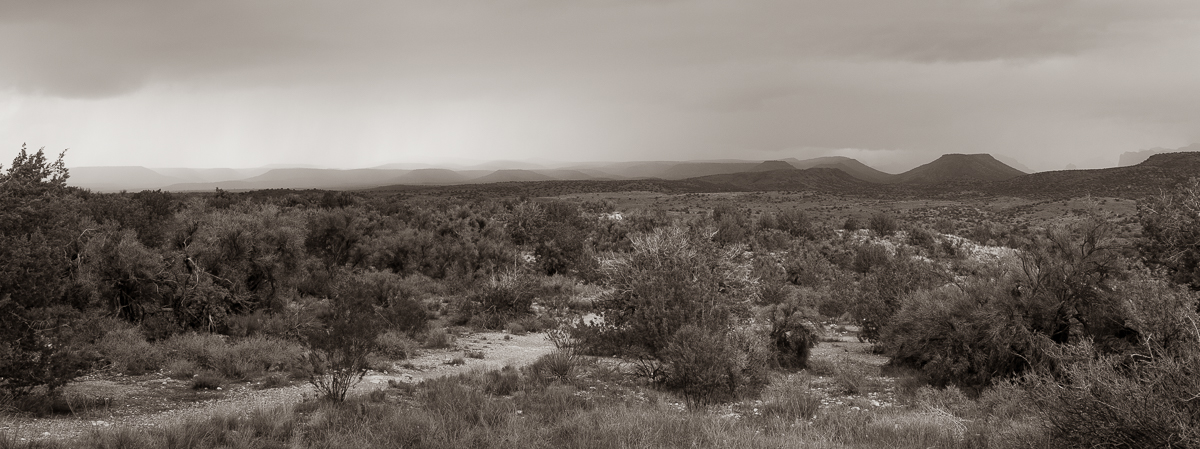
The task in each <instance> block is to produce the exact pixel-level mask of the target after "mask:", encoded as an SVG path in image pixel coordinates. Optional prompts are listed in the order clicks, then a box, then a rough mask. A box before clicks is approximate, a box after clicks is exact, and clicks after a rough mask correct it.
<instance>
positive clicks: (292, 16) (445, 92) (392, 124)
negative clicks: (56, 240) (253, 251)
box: [0, 0, 1200, 173]
mask: <svg viewBox="0 0 1200 449" xmlns="http://www.w3.org/2000/svg"><path fill="white" fill-rule="evenodd" d="M0 37H2V38H3V39H2V40H0V42H4V43H0V60H3V61H5V64H4V65H3V66H2V67H0V164H4V165H7V164H8V162H9V161H11V160H12V157H13V156H14V155H15V154H16V153H17V151H18V150H19V149H20V147H21V144H22V143H28V145H29V148H30V149H31V150H36V149H38V148H40V147H45V148H46V151H47V152H48V153H51V154H57V153H58V152H59V151H61V150H62V149H64V148H70V151H68V153H67V154H68V156H67V163H68V165H69V166H73V167H83V166H143V167H154V168H258V167H263V166H267V165H285V166H290V165H308V166H316V167H323V168H342V169H347V168H370V167H376V166H380V165H385V164H392V163H412V164H427V165H430V166H449V165H458V166H471V165H478V164H483V163H486V162H488V161H493V160H508V161H532V162H534V163H546V162H547V161H554V162H557V163H560V164H561V165H569V164H572V163H578V162H600V161H689V160H714V159H742V160H776V159H786V158H796V159H802V160H803V159H810V158H815V157H823V156H846V157H851V158H854V159H858V160H859V161H861V162H863V163H865V164H868V165H870V166H872V167H875V168H877V169H879V170H883V171H885V172H889V173H899V172H903V171H905V170H908V169H911V168H913V167H916V166H918V165H921V164H924V163H927V162H930V161H932V160H934V159H936V158H937V157H938V156H940V155H941V154H946V153H989V154H993V155H995V156H998V157H1001V156H1003V157H1008V158H1012V159H1015V160H1016V161H1018V162H1019V163H1020V164H1022V165H1024V166H1027V167H1028V168H1030V169H1033V170H1035V171H1044V170H1060V169H1063V168H1065V167H1066V166H1067V165H1068V164H1073V165H1075V166H1077V167H1079V168H1100V167H1111V166H1115V165H1117V158H1118V156H1119V155H1120V154H1121V153H1124V152H1133V151H1139V150H1146V149H1151V148H1180V147H1185V146H1188V145H1190V144H1193V143H1195V142H1200V128H1197V127H1196V126H1195V124H1196V123H1200V108H1196V107H1195V105H1196V104H1200V90H1197V89H1195V88H1194V84H1195V82H1194V80H1196V79H1200V59H1197V58H1193V57H1191V56H1192V55H1195V54H1200V4H1197V3H1189V2H1177V1H1171V0H1146V1H1143V2H1136V3H1135V2H1122V1H1116V0H1080V1H1068V2H1062V1H1050V0H996V1H989V2H965V3H953V2H952V3H947V2H941V1H934V0H917V1H911V2H893V1H886V0H849V1H842V2H817V1H804V0H800V1H794V0H788V1H784V0H754V1H748V2H721V1H691V2H674V1H632V0H582V1H578V2H544V1H540V0H494V1H489V2H471V1H459V0H440V1H437V2H432V1H400V2H385V1H381V0H354V1H351V2H321V1H314V2H305V3H294V2H276V1H261V2H260V1H255V2H245V1H234V0H215V1H211V2H203V3H183V4H173V3H172V4H164V3H161V2H151V1H146V0H115V1H110V2H74V1H68V2H9V3H6V4H4V5H0Z"/></svg>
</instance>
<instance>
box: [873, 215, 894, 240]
mask: <svg viewBox="0 0 1200 449" xmlns="http://www.w3.org/2000/svg"><path fill="white" fill-rule="evenodd" d="M867 228H869V229H870V230H871V231H872V232H874V233H875V235H878V236H880V237H886V236H890V235H892V234H895V233H896V231H899V230H900V223H899V222H898V221H896V218H895V217H893V216H891V215H888V214H885V213H883V212H880V213H876V214H874V215H871V219H870V220H868V221H867Z"/></svg>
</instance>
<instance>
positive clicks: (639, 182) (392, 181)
mask: <svg viewBox="0 0 1200 449" xmlns="http://www.w3.org/2000/svg"><path fill="white" fill-rule="evenodd" d="M1193 147H1194V148H1195V149H1197V150H1200V144H1198V145H1193V146H1191V147H1185V148H1184V149H1191V148H1193ZM1147 151H1149V152H1150V153H1151V154H1148V155H1147V159H1145V160H1144V161H1142V162H1141V163H1139V164H1136V165H1131V166H1125V167H1115V168H1107V169H1093V170H1062V171H1053V172H1041V173H1033V174H1027V173H1025V172H1024V171H1022V170H1018V169H1016V168H1013V167H1012V166H1010V165H1009V164H1006V163H1004V162H1002V161H1001V160H999V159H997V158H995V157H993V156H991V155H988V154H946V155H943V156H941V157H939V158H938V159H936V160H934V161H932V162H930V163H928V164H925V165H921V166H919V167H916V168H914V169H912V170H909V171H907V172H904V173H900V174H889V173H884V172H882V171H879V170H876V169H874V168H872V167H870V166H867V165H866V164H863V163H862V162H859V161H858V160H855V159H852V158H847V157H822V158H814V159H806V160H797V159H794V158H789V159H784V160H770V161H745V160H723V161H684V162H670V161H646V162H621V163H591V164H577V165H574V166H568V167H563V168H553V169H552V168H545V167H537V166H533V165H532V164H526V165H523V166H522V167H527V168H511V167H510V168H491V167H492V165H490V166H489V168H474V169H459V170H451V169H444V168H411V169H409V168H394V167H397V165H391V166H384V167H377V168H369V169H355V170H336V169H320V168H274V169H272V168H258V169H184V168H170V169H149V168H145V167H76V168H72V169H70V174H71V177H70V179H69V180H68V184H70V185H74V186H78V187H83V188H88V189H92V190H95V191H119V190H128V191H138V190H145V189H162V190H167V191H212V190H214V189H218V188H220V189H223V190H231V191H237V190H260V189H323V190H365V189H374V190H413V189H440V190H469V191H475V190H476V189H478V187H477V186H480V185H482V184H486V185H487V187H486V188H487V189H488V190H489V191H491V192H493V193H497V192H502V191H514V192H515V191H520V192H522V193H521V194H529V193H530V192H531V191H534V190H536V191H543V190H544V191H545V192H555V191H556V189H557V190H563V189H566V190H568V191H578V192H601V191H606V190H607V191H626V190H629V189H646V190H650V191H663V192H670V191H678V192H700V191H756V190H812V191H824V192H831V193H837V192H841V193H854V192H859V193H872V192H874V193H889V194H937V192H939V191H973V192H981V193H994V194H1006V195H1037V194H1039V192H1044V193H1055V192H1061V193H1068V192H1085V193H1089V192H1090V193H1093V194H1102V193H1105V192H1106V193H1109V194H1122V193H1129V192H1141V191H1147V189H1152V188H1161V187H1163V186H1169V185H1170V184H1171V183H1173V182H1178V181H1179V180H1182V179H1186V178H1187V177H1190V176H1197V175H1200V153H1161V152H1159V149H1154V150H1147ZM1143 153H1145V152H1137V153H1126V154H1134V155H1135V156H1131V157H1141V155H1142V154H1143ZM1123 158H1124V156H1123ZM1123 160H1124V159H1123ZM501 167H504V166H501Z"/></svg>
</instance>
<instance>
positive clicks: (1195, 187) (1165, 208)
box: [1138, 178, 1200, 290]
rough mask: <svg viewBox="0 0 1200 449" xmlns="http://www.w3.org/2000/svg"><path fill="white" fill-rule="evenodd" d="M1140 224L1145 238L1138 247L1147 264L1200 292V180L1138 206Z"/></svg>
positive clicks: (1193, 180) (1194, 180) (1192, 180)
mask: <svg viewBox="0 0 1200 449" xmlns="http://www.w3.org/2000/svg"><path fill="white" fill-rule="evenodd" d="M1138 221H1139V222H1140V223H1141V225H1142V235H1143V237H1142V239H1140V241H1139V242H1138V246H1139V248H1140V249H1141V252H1142V255H1143V256H1144V257H1145V259H1146V261H1147V263H1148V264H1150V265H1152V266H1161V267H1164V268H1166V269H1167V270H1168V271H1169V273H1170V275H1171V278H1172V280H1174V281H1175V282H1178V283H1181V284H1187V285H1189V286H1191V288H1192V289H1194V290H1200V178H1192V179H1191V181H1190V182H1189V183H1188V184H1187V185H1185V186H1182V187H1181V188H1179V189H1176V190H1174V191H1172V192H1169V193H1164V194H1163V195H1161V196H1159V197H1156V198H1151V199H1149V200H1147V201H1143V202H1140V203H1138Z"/></svg>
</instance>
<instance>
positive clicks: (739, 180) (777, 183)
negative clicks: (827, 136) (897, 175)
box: [687, 168, 875, 193]
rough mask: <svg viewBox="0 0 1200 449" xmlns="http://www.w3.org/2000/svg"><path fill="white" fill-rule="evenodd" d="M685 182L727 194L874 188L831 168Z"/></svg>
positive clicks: (698, 178)
mask: <svg viewBox="0 0 1200 449" xmlns="http://www.w3.org/2000/svg"><path fill="white" fill-rule="evenodd" d="M687 181H691V182H697V183H702V184H710V185H718V186H727V187H728V188H729V190H749V191H761V190H785V191H797V190H812V191H819V192H841V193H851V192H862V191H866V190H870V189H872V188H873V187H875V185H874V184H872V183H869V182H867V181H863V180H861V179H858V178H855V177H854V176H851V175H850V174H849V173H846V172H845V171H842V170H839V169H835V168H810V169H807V170H800V169H796V168H789V169H784V170H770V171H749V172H742V173H727V174H722V175H710V176H702V177H697V178H689V179H687Z"/></svg>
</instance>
